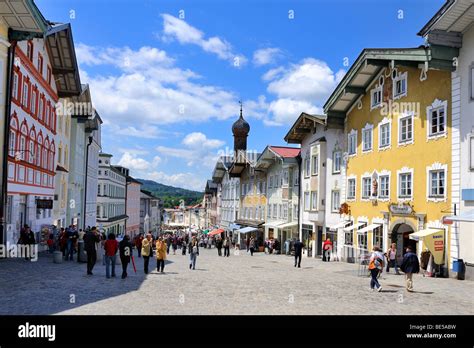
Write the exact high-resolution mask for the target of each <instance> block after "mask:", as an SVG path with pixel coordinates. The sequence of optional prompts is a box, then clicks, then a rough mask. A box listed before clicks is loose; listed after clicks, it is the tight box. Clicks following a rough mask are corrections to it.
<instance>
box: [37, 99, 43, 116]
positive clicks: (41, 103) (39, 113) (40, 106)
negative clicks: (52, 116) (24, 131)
mask: <svg viewBox="0 0 474 348" xmlns="http://www.w3.org/2000/svg"><path fill="white" fill-rule="evenodd" d="M43 110H44V99H43V98H42V97H40V101H39V109H38V119H39V120H43Z"/></svg>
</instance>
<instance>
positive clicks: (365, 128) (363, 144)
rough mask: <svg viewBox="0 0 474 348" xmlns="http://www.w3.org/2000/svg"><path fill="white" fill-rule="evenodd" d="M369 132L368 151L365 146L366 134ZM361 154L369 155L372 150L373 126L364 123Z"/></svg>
mask: <svg viewBox="0 0 474 348" xmlns="http://www.w3.org/2000/svg"><path fill="white" fill-rule="evenodd" d="M369 132H370V138H369V139H370V147H369V148H368V149H366V148H365V144H366V142H365V141H366V140H367V138H366V134H367V133H369ZM361 134H362V153H369V152H372V150H373V149H374V125H372V124H369V123H366V125H365V126H364V128H362V133H361Z"/></svg>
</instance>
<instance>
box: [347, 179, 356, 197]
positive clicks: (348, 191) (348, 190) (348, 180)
mask: <svg viewBox="0 0 474 348" xmlns="http://www.w3.org/2000/svg"><path fill="white" fill-rule="evenodd" d="M350 181H353V182H354V196H349V193H350V185H349V182H350ZM346 196H347V200H348V201H349V202H353V201H355V200H356V199H357V178H356V176H349V177H348V178H347V193H346Z"/></svg>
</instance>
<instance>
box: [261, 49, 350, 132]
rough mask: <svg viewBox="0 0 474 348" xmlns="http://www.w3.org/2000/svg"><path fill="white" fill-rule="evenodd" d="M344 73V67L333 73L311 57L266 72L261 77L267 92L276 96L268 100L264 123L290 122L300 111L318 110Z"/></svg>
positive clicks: (286, 123) (320, 109)
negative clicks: (267, 113) (265, 84)
mask: <svg viewBox="0 0 474 348" xmlns="http://www.w3.org/2000/svg"><path fill="white" fill-rule="evenodd" d="M344 74H345V71H344V70H339V71H338V72H336V73H334V72H333V71H332V70H331V68H329V66H328V65H327V64H326V63H325V62H323V61H321V60H317V59H314V58H306V59H303V60H302V61H301V62H300V63H299V64H291V65H290V66H289V67H287V68H285V67H278V68H275V69H271V70H269V71H267V73H265V74H264V75H263V76H262V79H263V80H265V81H269V84H268V87H267V91H268V92H269V93H271V94H274V95H276V97H277V99H275V100H273V101H272V102H270V105H269V107H268V111H269V113H270V114H271V117H267V118H266V119H265V123H266V124H267V125H291V124H292V123H293V122H294V121H295V120H296V118H297V117H298V116H299V115H300V113H301V112H308V113H322V112H323V109H322V106H323V104H324V102H325V101H326V99H327V97H328V96H329V95H330V93H331V92H332V91H333V90H334V88H335V87H336V86H337V84H338V82H339V81H340V80H341V79H342V77H343V76H344Z"/></svg>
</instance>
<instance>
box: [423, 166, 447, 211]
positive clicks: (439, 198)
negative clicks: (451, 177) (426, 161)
mask: <svg viewBox="0 0 474 348" xmlns="http://www.w3.org/2000/svg"><path fill="white" fill-rule="evenodd" d="M433 172H444V194H443V195H442V196H441V195H436V196H433V195H431V188H432V187H431V173H433ZM447 186H448V165H447V164H441V163H439V162H435V163H433V164H432V165H431V166H428V167H426V201H427V202H446V200H447Z"/></svg>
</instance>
